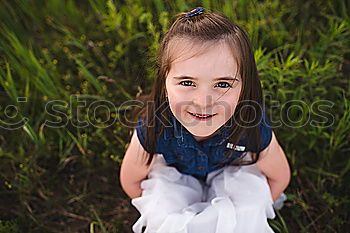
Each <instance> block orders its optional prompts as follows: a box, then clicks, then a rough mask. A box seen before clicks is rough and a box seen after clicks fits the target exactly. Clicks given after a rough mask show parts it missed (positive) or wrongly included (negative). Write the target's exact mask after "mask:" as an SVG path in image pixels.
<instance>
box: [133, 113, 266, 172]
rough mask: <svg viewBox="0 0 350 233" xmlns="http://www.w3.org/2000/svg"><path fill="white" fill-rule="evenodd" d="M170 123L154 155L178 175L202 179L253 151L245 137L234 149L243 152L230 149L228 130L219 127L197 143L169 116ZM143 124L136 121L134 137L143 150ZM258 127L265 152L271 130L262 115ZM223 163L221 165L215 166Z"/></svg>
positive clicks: (264, 116) (158, 141) (158, 142)
mask: <svg viewBox="0 0 350 233" xmlns="http://www.w3.org/2000/svg"><path fill="white" fill-rule="evenodd" d="M170 119H171V124H170V126H167V127H166V128H165V130H164V132H163V133H162V134H161V135H160V136H158V138H157V143H156V146H155V153H156V154H163V156H164V159H165V160H166V162H167V164H168V165H169V166H173V167H175V168H177V169H178V170H179V172H181V173H183V174H187V175H192V176H194V177H197V178H200V179H205V178H206V176H207V174H208V173H210V172H212V171H215V170H217V169H220V168H222V167H224V166H225V164H228V163H230V162H232V161H233V160H234V159H236V158H238V157H240V156H241V155H242V154H243V153H246V152H248V151H252V150H251V149H250V146H249V143H248V137H247V135H243V137H242V138H241V139H240V141H239V142H238V143H237V146H243V147H244V149H243V148H241V149H243V150H242V151H240V150H239V149H238V148H233V147H232V144H231V146H230V143H229V141H228V140H227V137H228V136H229V129H228V127H226V128H225V127H222V128H221V129H220V131H219V132H218V133H217V134H216V135H214V136H212V137H211V138H209V139H206V140H204V141H202V142H197V141H196V140H195V138H194V137H193V135H192V134H191V133H190V132H188V131H187V129H186V128H185V127H183V126H182V124H181V123H180V122H179V121H178V120H177V119H176V118H175V117H174V116H173V115H172V116H171V117H170ZM143 124H144V122H143V121H142V119H141V118H139V121H138V124H137V126H136V131H137V136H138V139H139V141H140V143H141V145H142V146H143V147H144V149H145V150H146V151H148V152H149V150H147V148H146V146H145V127H144V125H143ZM260 127H261V149H260V151H262V150H264V149H265V148H266V147H267V146H268V145H269V144H270V141H271V138H272V129H271V127H270V124H269V121H268V119H267V117H266V115H265V114H263V118H262V121H261V123H260ZM225 151H232V152H233V154H232V156H231V157H230V158H229V159H226V160H225V156H224V152H225ZM222 161H225V163H224V164H218V163H220V162H222Z"/></svg>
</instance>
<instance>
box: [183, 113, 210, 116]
mask: <svg viewBox="0 0 350 233" xmlns="http://www.w3.org/2000/svg"><path fill="white" fill-rule="evenodd" d="M189 113H191V114H195V115H198V116H211V115H215V113H213V114H206V113H205V114H203V113H195V112H189Z"/></svg>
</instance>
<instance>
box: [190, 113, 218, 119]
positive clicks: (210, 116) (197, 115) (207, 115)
mask: <svg viewBox="0 0 350 233" xmlns="http://www.w3.org/2000/svg"><path fill="white" fill-rule="evenodd" d="M191 114H192V115H193V116H196V117H199V118H208V117H211V116H213V115H207V116H200V115H197V114H195V113H191Z"/></svg>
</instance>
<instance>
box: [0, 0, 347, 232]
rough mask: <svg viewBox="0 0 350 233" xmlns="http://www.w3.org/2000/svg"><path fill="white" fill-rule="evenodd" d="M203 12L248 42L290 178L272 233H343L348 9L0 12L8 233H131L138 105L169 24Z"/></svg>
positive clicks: (118, 6) (29, 4) (339, 4)
mask: <svg viewBox="0 0 350 233" xmlns="http://www.w3.org/2000/svg"><path fill="white" fill-rule="evenodd" d="M197 6H203V7H206V8H208V9H211V10H213V11H216V10H217V11H220V12H223V13H225V14H226V15H227V16H229V17H230V18H231V19H232V20H234V21H235V22H236V23H238V24H239V25H241V26H242V27H243V28H244V29H245V30H246V31H247V32H248V34H249V37H250V39H251V41H252V44H253V47H254V52H255V58H256V61H257V64H258V68H259V72H260V76H261V79H262V85H263V88H264V96H265V103H266V106H267V112H268V114H269V118H270V120H271V123H272V126H273V127H274V131H275V132H276V134H277V137H278V139H279V141H280V144H281V145H282V147H283V148H284V150H285V152H286V155H287V157H288V160H289V162H290V165H291V169H292V179H291V184H290V186H289V187H288V189H287V190H286V194H287V196H288V201H287V202H286V203H285V207H284V208H283V209H282V210H280V211H278V212H277V218H276V219H274V220H272V221H270V223H271V225H272V226H273V228H274V230H275V231H276V232H280V233H288V232H289V233H294V232H298V233H299V232H302V233H306V232H317V233H332V232H340V233H343V232H347V231H348V230H347V229H349V227H350V224H349V217H350V216H349V212H350V189H349V180H350V172H349V170H350V142H349V141H350V133H349V132H350V103H349V99H350V77H349V74H350V13H349V12H350V2H349V1H348V0H324V1H313V0H304V1H302V0H284V1H282V0H269V1H267V0H260V1H257V0H253V1H250V0H235V1H232V0H226V1H224V0H223V1H210V0H203V1H193V0H188V1H184V0H176V1H160V0H153V1H152V0H124V1H121V0H118V1H112V0H103V1H102V0H85V1H83V0H75V1H73V0H65V1H62V0H45V1H44V0H27V1H24V0H21V1H20V0H11V1H9V0H0V233H10V232H12V233H17V232H21V233H22V232H26V233H27V232H28V233H31V232H35V233H37V232H90V233H93V232H103V233H105V232H108V233H110V232H113V233H114V232H120V233H125V232H131V231H130V227H131V225H132V223H133V222H134V221H135V220H136V218H137V212H136V211H135V209H134V208H133V207H132V206H131V205H130V201H129V199H128V198H127V197H126V195H125V194H124V193H123V192H122V190H121V188H120V186H119V183H118V170H119V165H120V162H121V160H122V156H123V154H124V151H125V148H126V147H127V143H128V140H129V129H130V128H129V127H128V126H130V122H129V121H128V119H129V118H130V113H131V110H132V109H133V105H132V104H133V102H132V100H133V99H135V98H136V97H137V96H139V95H141V94H145V93H148V92H149V91H150V87H151V83H152V81H153V79H154V76H155V70H154V65H155V56H156V52H157V49H158V43H159V40H160V38H161V37H162V34H163V33H164V32H165V31H166V30H167V28H168V27H169V26H170V24H171V23H172V22H173V21H174V19H175V18H176V16H175V15H176V14H177V13H179V12H184V11H189V10H191V9H192V8H194V7H197ZM101 106H102V107H101Z"/></svg>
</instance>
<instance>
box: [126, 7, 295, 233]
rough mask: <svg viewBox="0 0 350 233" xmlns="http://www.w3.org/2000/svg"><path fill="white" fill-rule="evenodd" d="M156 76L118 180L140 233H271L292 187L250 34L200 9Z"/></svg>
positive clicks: (168, 43)
mask: <svg viewBox="0 0 350 233" xmlns="http://www.w3.org/2000/svg"><path fill="white" fill-rule="evenodd" d="M158 65H159V68H158V75H157V77H156V80H155V83H154V86H153V91H152V93H151V94H150V96H149V99H148V102H147V105H146V106H145V107H144V108H143V109H142V111H141V112H140V113H139V114H138V115H137V117H138V125H137V127H136V129H135V130H134V132H133V136H132V138H131V142H130V145H129V147H128V149H127V151H126V154H125V156H124V159H123V162H122V165H121V172H120V181H121V185H122V188H123V189H124V191H125V192H126V193H127V195H128V196H129V197H130V198H131V199H132V204H133V205H134V206H135V207H136V208H137V209H138V210H139V212H140V213H141V217H140V218H139V219H138V221H137V222H136V223H135V225H134V226H133V230H134V232H136V233H140V232H147V233H151V232H152V233H155V232H157V233H170V232H174V233H175V232H176V233H206V232H207V233H216V232H217V233H226V232H227V233H238V232H239V233H255V232H256V233H261V232H273V231H272V229H271V228H270V227H269V225H268V224H267V218H273V217H274V211H273V208H272V204H273V201H275V200H276V199H277V198H278V197H279V195H280V194H281V193H282V192H283V190H284V189H285V188H286V187H287V185H288V183H289V179H290V171H289V165H288V162H287V159H286V157H285V154H284V152H283V150H282V148H281V147H280V145H279V143H278V141H277V139H276V137H275V134H274V133H273V131H272V129H271V128H270V126H269V122H268V120H267V118H266V115H265V111H264V108H263V100H262V90H261V85H260V81H259V76H258V72H257V68H256V64H255V60H254V55H253V52H252V49H251V46H250V43H249V41H248V38H247V36H246V34H245V33H244V32H243V30H242V29H241V28H240V27H239V26H237V25H235V24H234V23H232V22H231V21H230V20H229V19H228V18H227V17H225V16H223V15H221V14H217V13H208V12H206V11H205V10H204V9H203V8H201V7H199V8H196V9H194V10H192V11H191V12H188V13H185V14H182V15H180V16H179V17H178V19H177V20H176V21H175V22H174V23H173V25H172V26H171V28H170V29H169V31H168V32H167V33H166V34H165V36H164V38H163V40H162V42H161V45H160V50H159V60H158Z"/></svg>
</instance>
